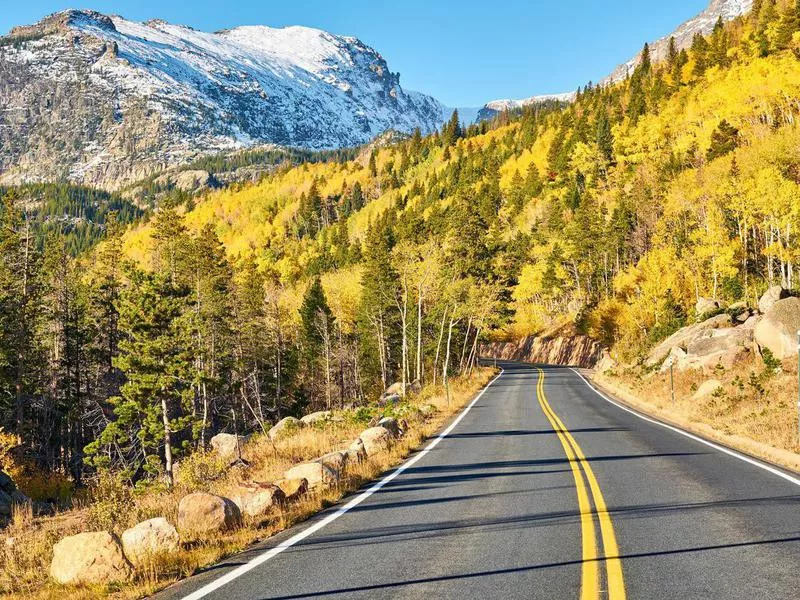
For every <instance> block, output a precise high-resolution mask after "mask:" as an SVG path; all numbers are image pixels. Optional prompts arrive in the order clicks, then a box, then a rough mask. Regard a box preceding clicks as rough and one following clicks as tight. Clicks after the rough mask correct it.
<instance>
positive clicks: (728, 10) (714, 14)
mask: <svg viewBox="0 0 800 600" xmlns="http://www.w3.org/2000/svg"><path fill="white" fill-rule="evenodd" d="M752 7H753V0H711V3H710V4H709V5H708V8H706V9H705V10H704V11H702V12H701V13H700V14H698V15H697V16H695V17H693V18H691V19H689V20H688V21H686V22H685V23H683V24H681V25H680V26H679V27H678V28H677V29H675V31H673V32H672V33H671V34H669V35H666V36H664V37H662V38H661V39H659V40H656V41H655V42H651V43H650V55H651V57H652V58H653V59H654V60H657V61H658V60H663V59H664V58H665V57H666V56H667V50H668V48H669V40H670V38H675V45H676V46H677V48H678V49H679V50H680V49H683V48H688V47H689V46H691V44H692V39H693V38H694V36H695V35H696V34H698V33H700V34H703V35H708V34H709V33H711V31H712V30H713V29H714V25H715V24H716V22H717V20H719V19H720V18H722V20H723V21H732V20H733V19H735V18H737V17H740V16H742V15H744V14H747V13H748V12H750V9H751V8H752ZM640 58H641V56H640V55H639V54H637V55H636V56H634V57H633V58H632V59H630V60H629V61H627V62H625V63H623V64H621V65H619V66H618V67H617V68H616V69H615V70H614V72H613V73H611V75H609V76H608V77H607V78H606V79H605V81H604V83H607V82H615V81H621V80H623V79H625V77H626V76H627V75H628V74H629V73H631V72H633V69H634V68H635V67H636V65H638V64H639V60H640Z"/></svg>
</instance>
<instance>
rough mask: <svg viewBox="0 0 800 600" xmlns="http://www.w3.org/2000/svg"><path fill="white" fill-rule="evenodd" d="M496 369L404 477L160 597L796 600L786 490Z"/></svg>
mask: <svg viewBox="0 0 800 600" xmlns="http://www.w3.org/2000/svg"><path fill="white" fill-rule="evenodd" d="M502 366H503V367H504V369H505V370H504V372H503V373H502V375H501V376H500V377H499V378H498V379H496V380H495V381H494V382H493V383H492V384H491V385H490V386H489V387H488V388H487V389H486V390H485V392H484V393H483V394H482V395H481V396H480V397H479V398H477V400H476V401H475V402H474V403H473V404H472V405H471V407H470V408H469V409H468V410H467V412H465V413H462V415H463V416H462V417H461V419H460V421H458V422H457V423H455V424H454V426H453V427H452V429H450V430H449V432H448V431H445V433H447V435H446V436H444V437H441V438H440V439H438V441H435V440H434V443H435V446H434V447H433V448H431V449H430V450H428V451H425V452H423V453H422V454H421V455H419V454H417V455H414V456H413V457H412V458H411V459H410V461H411V462H410V464H409V463H406V465H407V466H406V467H405V469H404V470H402V471H401V472H400V473H396V474H394V475H390V476H389V477H390V479H389V480H388V481H381V482H379V483H378V484H376V485H373V486H367V487H365V488H364V490H362V491H361V492H360V495H359V494H354V495H353V496H351V497H350V498H347V499H345V500H344V501H343V502H342V503H341V504H340V505H338V506H336V507H333V508H332V509H330V510H328V511H325V512H323V513H322V514H320V515H318V516H317V517H316V518H314V519H312V520H310V521H308V522H306V523H303V524H300V525H298V526H296V527H294V528H292V529H291V530H289V531H286V532H283V533H282V534H280V535H278V536H275V537H273V538H271V539H270V540H269V541H268V542H267V543H265V544H264V545H262V546H260V547H257V548H254V549H252V550H250V551H248V552H245V553H243V554H241V555H239V556H236V557H234V558H232V559H230V560H228V561H226V562H224V563H222V564H220V565H217V566H215V567H213V568H211V569H208V570H207V571H205V572H203V573H201V574H199V575H197V576H195V577H192V578H190V579H188V580H186V581H184V582H182V583H180V584H177V585H175V586H173V587H171V588H169V589H168V590H167V591H166V592H164V593H162V594H161V595H160V596H159V598H163V599H173V598H175V599H177V598H189V599H191V600H198V599H199V598H208V599H215V600H218V599H221V600H256V599H259V600H260V599H267V598H281V599H289V598H364V599H367V598H368V599H375V598H425V599H438V598H457V599H459V600H470V599H473V598H475V599H480V598H526V599H530V598H554V599H558V600H561V599H570V598H580V599H581V600H594V599H600V598H609V599H610V600H621V599H623V598H641V599H647V600H650V599H662V598H663V599H667V598H668V599H678V598H679V599H687V600H688V599H700V598H715V599H716V598H719V599H737V598H742V599H747V600H754V599H761V598H764V599H770V600H772V599H783V598H787V599H789V598H791V599H798V598H800V481H798V479H796V478H794V477H793V476H792V475H791V474H787V473H784V472H782V471H778V470H775V469H773V470H772V472H770V471H769V470H767V469H765V468H764V465H759V464H753V462H747V461H745V460H742V459H741V458H739V457H737V456H733V455H731V454H729V453H726V452H724V451H723V450H720V449H718V448H714V447H712V446H709V445H707V444H704V443H702V442H700V441H698V440H695V439H691V438H689V437H687V436H685V435H681V434H679V433H677V432H675V431H673V430H671V429H669V428H666V427H664V426H661V425H659V424H656V423H653V422H650V421H648V420H645V419H642V418H640V417H639V416H637V415H635V414H633V413H631V412H628V411H626V410H624V409H623V408H620V407H618V406H615V405H614V404H612V403H610V402H608V401H607V400H606V399H604V398H602V397H601V396H600V395H599V394H597V393H596V392H595V391H593V390H592V389H591V388H590V387H589V386H588V385H587V384H586V383H585V382H584V381H583V380H582V379H581V378H580V376H579V375H578V374H577V373H576V372H574V371H572V370H570V369H566V368H557V367H544V368H543V369H538V368H536V367H532V366H529V365H521V364H514V363H502ZM376 488H377V489H376ZM343 507H344V508H343ZM303 535H304V536H305V537H302V536H303ZM299 537H302V539H298V538H299Z"/></svg>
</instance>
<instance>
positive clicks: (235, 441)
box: [210, 433, 246, 458]
mask: <svg viewBox="0 0 800 600" xmlns="http://www.w3.org/2000/svg"><path fill="white" fill-rule="evenodd" d="M245 441H246V439H245V438H244V437H242V436H237V435H234V434H232V433H218V434H217V435H215V436H214V437H212V438H211V440H210V442H211V448H213V449H214V452H216V453H217V454H218V455H219V456H220V457H221V458H238V457H239V451H240V450H241V448H242V446H243V445H244V443H245ZM237 446H238V448H237Z"/></svg>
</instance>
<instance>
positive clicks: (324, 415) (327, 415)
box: [300, 410, 333, 425]
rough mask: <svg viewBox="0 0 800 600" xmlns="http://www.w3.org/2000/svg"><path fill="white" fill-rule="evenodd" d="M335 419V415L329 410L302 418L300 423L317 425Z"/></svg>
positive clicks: (319, 411)
mask: <svg viewBox="0 0 800 600" xmlns="http://www.w3.org/2000/svg"><path fill="white" fill-rule="evenodd" d="M332 418H333V413H332V412H331V411H329V410H318V411H317V412H313V413H311V414H308V415H306V416H305V417H302V418H301V419H300V421H301V422H302V423H303V425H316V424H317V423H324V422H325V421H330V420H331V419H332Z"/></svg>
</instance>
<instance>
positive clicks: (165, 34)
mask: <svg viewBox="0 0 800 600" xmlns="http://www.w3.org/2000/svg"><path fill="white" fill-rule="evenodd" d="M0 106H2V107H3V108H2V109H1V110H0V146H2V148H3V151H2V153H0V182H2V183H19V182H23V181H41V180H68V181H73V182H77V183H84V184H93V185H103V186H105V187H109V188H115V187H118V186H119V185H121V184H122V183H124V182H127V181H132V180H136V179H141V178H143V177H147V176H149V175H151V174H153V173H156V172H158V171H160V170H162V169H163V168H165V167H166V166H168V165H175V164H181V163H186V162H189V161H190V160H191V159H192V158H195V157H197V156H198V155H201V154H205V153H211V152H219V151H223V150H229V149H236V148H244V147H250V146H254V145H263V144H275V145H279V146H293V147H302V148H310V149H328V148H340V147H345V146H354V145H359V144H363V143H365V142H367V141H369V140H371V139H373V138H374V137H375V136H377V135H379V134H380V133H382V132H384V131H386V130H388V129H394V130H398V131H402V132H411V131H413V129H414V128H416V127H419V128H420V129H421V130H422V131H423V132H424V133H428V132H431V131H433V130H434V129H435V128H436V127H438V126H439V125H440V124H441V123H442V122H443V120H444V118H445V117H447V116H449V111H448V110H447V109H446V108H445V107H444V106H443V105H442V104H441V103H439V102H438V101H437V100H435V99H434V98H432V97H430V96H426V95H423V94H420V93H416V92H410V91H406V90H404V89H403V88H402V87H401V86H400V77H399V75H397V74H395V73H392V72H391V71H390V70H389V67H388V65H387V63H386V61H385V60H384V59H383V57H382V56H381V55H380V54H379V53H378V52H377V51H375V50H374V49H372V48H370V47H369V46H367V45H365V44H363V43H362V42H361V41H360V40H358V39H356V38H353V37H345V36H337V35H332V34H330V33H327V32H324V31H321V30H317V29H310V28H306V27H286V28H282V29H274V28H270V27H263V26H247V27H237V28H235V29H230V30H226V31H220V32H216V33H205V32H201V31H197V30H194V29H192V28H190V27H186V26H181V25H171V24H169V23H166V22H164V21H161V20H154V21H148V22H146V23H138V22H134V21H129V20H126V19H124V18H122V17H119V16H107V15H103V14H100V13H97V12H94V11H79V10H67V11H64V12H60V13H56V14H54V15H50V16H49V17H46V18H44V19H42V20H41V21H40V22H39V23H37V24H35V25H32V26H24V27H17V28H14V29H13V30H12V31H11V32H10V34H9V35H8V36H5V37H2V38H0Z"/></svg>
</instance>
